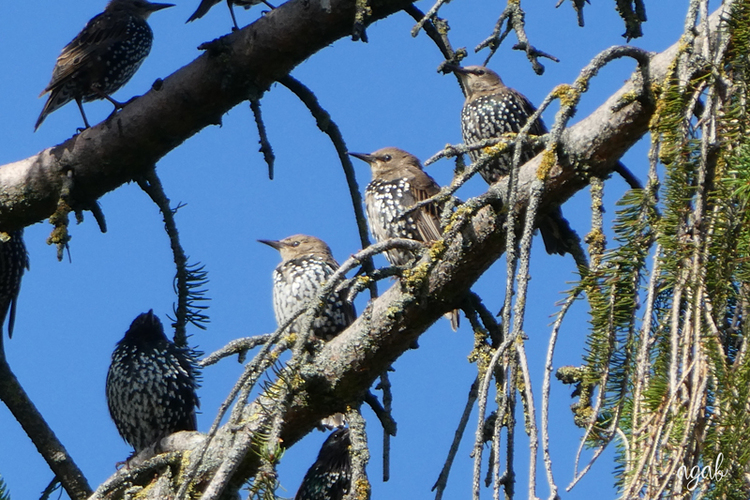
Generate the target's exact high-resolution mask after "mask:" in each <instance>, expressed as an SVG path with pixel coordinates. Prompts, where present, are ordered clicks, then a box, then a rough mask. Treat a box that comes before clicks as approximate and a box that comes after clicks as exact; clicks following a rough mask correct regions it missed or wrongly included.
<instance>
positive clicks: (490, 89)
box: [448, 65, 578, 255]
mask: <svg viewBox="0 0 750 500" xmlns="http://www.w3.org/2000/svg"><path fill="white" fill-rule="evenodd" d="M448 67H449V69H451V70H452V71H454V72H455V73H456V74H457V75H458V76H459V78H460V79H461V82H462V83H463V87H464V91H465V93H466V102H464V107H463V110H462V111H461V131H462V132H463V138H464V143H466V144H467V145H471V144H474V143H477V142H481V141H482V140H484V139H495V138H499V137H501V136H502V135H503V134H506V133H518V132H520V130H521V128H523V127H524V125H526V121H527V120H528V119H529V118H530V117H531V115H532V114H534V112H535V111H536V108H535V107H534V105H533V104H531V102H530V101H529V100H528V99H527V98H526V97H525V96H524V95H523V94H521V93H520V92H518V91H517V90H514V89H512V88H510V87H507V86H506V85H505V84H504V83H503V81H502V79H501V78H500V76H499V75H498V74H497V73H495V72H494V71H492V70H491V69H489V68H485V67H484V66H466V67H464V68H462V67H460V66H454V65H449V66H448ZM546 133H547V127H545V126H544V123H543V122H542V120H541V119H537V120H536V121H535V122H534V123H533V124H532V125H531V127H530V128H529V134H530V135H536V136H540V135H544V134H546ZM542 149H544V147H543V146H537V147H530V146H528V145H526V146H524V147H523V150H522V151H521V162H520V165H523V164H524V163H526V162H527V161H529V160H531V159H532V158H533V157H535V156H536V155H537V154H539V153H540V152H541V151H542ZM482 155H483V153H482V151H481V150H475V151H470V152H469V157H470V158H471V161H472V162H476V161H477V160H478V159H479V158H480V157H481V156H482ZM512 164H513V149H512V148H509V149H508V151H506V152H503V153H501V154H500V155H498V156H496V157H495V158H494V159H493V160H491V161H490V162H489V163H488V164H487V165H485V166H484V167H483V168H482V169H480V170H479V174H480V175H481V176H482V178H483V179H484V180H485V181H487V183H488V184H493V183H495V182H497V181H498V179H500V178H501V177H504V176H506V175H508V173H509V172H510V168H511V165H512ZM537 225H538V227H539V230H540V232H541V233H542V239H543V240H544V246H545V249H546V250H547V253H549V254H553V253H557V254H560V255H565V253H566V252H569V251H570V243H568V241H570V240H571V238H572V240H573V241H575V240H577V239H578V237H577V236H576V235H575V233H574V232H573V230H572V229H571V228H570V225H569V224H568V221H567V220H565V218H564V217H563V215H562V211H561V210H560V208H559V207H557V208H556V209H555V210H553V211H552V212H551V213H550V214H548V215H545V216H544V217H543V218H542V219H540V221H539V222H538V224H537Z"/></svg>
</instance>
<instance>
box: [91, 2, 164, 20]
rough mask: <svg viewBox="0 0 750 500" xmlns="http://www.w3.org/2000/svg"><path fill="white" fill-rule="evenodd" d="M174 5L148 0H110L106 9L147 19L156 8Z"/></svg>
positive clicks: (160, 8)
mask: <svg viewBox="0 0 750 500" xmlns="http://www.w3.org/2000/svg"><path fill="white" fill-rule="evenodd" d="M167 7H174V4H173V3H152V2H149V1H148V0H112V1H111V2H109V3H108V4H107V8H106V11H123V12H128V13H130V14H133V15H135V16H140V17H142V18H143V19H148V16H150V15H151V14H152V13H154V12H156V11H157V10H162V9H166V8H167Z"/></svg>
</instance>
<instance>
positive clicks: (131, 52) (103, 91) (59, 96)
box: [34, 0, 174, 130]
mask: <svg viewBox="0 0 750 500" xmlns="http://www.w3.org/2000/svg"><path fill="white" fill-rule="evenodd" d="M173 6H174V5H173V4H168V3H150V2H148V1H147V0H111V1H110V2H109V3H108V4H107V7H106V8H105V9H104V12H102V13H101V14H99V15H97V16H96V17H94V18H93V19H91V20H90V21H89V22H88V24H86V27H85V28H83V31H81V32H80V33H79V34H78V36H76V37H75V38H74V39H73V41H72V42H70V43H69V44H68V45H66V46H65V48H64V49H63V50H62V53H60V56H59V57H58V58H57V63H56V64H55V69H54V70H53V71H52V80H50V82H49V84H48V85H47V87H46V88H45V89H44V90H43V91H42V93H41V94H40V95H39V97H41V96H43V95H44V94H46V93H47V92H49V93H50V96H49V99H47V103H46V104H45V105H44V109H43V110H42V113H41V114H40V115H39V119H38V120H37V121H36V125H35V126H34V130H36V129H37V128H39V125H41V124H42V122H43V121H44V119H45V118H46V117H47V115H48V114H50V113H52V112H53V111H55V110H56V109H58V108H61V107H62V106H64V105H65V104H67V103H69V102H70V101H72V100H75V101H76V103H77V104H78V109H80V110H81V116H83V123H84V125H85V126H86V128H88V127H89V122H88V120H87V119H86V114H85V113H84V112H83V104H82V103H84V102H89V101H94V100H97V99H107V100H109V101H110V102H111V103H112V104H114V105H115V109H119V108H121V107H122V106H123V105H122V104H121V103H119V102H117V101H115V100H114V99H112V97H110V95H111V94H113V93H115V92H116V91H117V90H119V88H120V87H122V86H123V85H125V84H126V83H127V82H128V80H130V78H131V77H132V76H133V75H134V74H135V72H136V70H138V68H139V67H140V65H141V63H142V62H143V60H144V59H145V58H146V56H147V55H148V53H149V52H150V51H151V42H152V41H153V38H154V34H153V32H152V31H151V27H149V25H148V23H147V22H146V19H147V18H148V16H149V15H151V13H153V12H156V11H157V10H161V9H165V8H167V7H173Z"/></svg>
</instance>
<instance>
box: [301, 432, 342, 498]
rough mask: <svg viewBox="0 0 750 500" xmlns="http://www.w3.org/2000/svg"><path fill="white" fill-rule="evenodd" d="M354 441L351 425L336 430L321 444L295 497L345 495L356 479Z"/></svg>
mask: <svg viewBox="0 0 750 500" xmlns="http://www.w3.org/2000/svg"><path fill="white" fill-rule="evenodd" d="M350 445H351V439H350V438H349V429H338V430H336V431H334V432H332V433H331V435H330V436H328V439H326V440H325V442H324V443H323V446H322V447H321V448H320V453H318V458H317V460H315V463H314V464H313V465H312V467H310V469H308V471H307V473H306V474H305V478H304V479H303V480H302V484H301V485H300V487H299V490H298V491H297V494H296V495H295V496H294V500H341V499H342V498H344V496H346V494H347V493H348V492H349V489H350V488H351V482H352V464H351V457H350V456H349V446H350Z"/></svg>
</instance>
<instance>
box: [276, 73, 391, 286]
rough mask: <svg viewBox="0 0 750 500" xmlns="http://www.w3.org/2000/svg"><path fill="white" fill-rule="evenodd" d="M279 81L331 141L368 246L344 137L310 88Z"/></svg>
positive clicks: (369, 268) (368, 267) (365, 265)
mask: <svg viewBox="0 0 750 500" xmlns="http://www.w3.org/2000/svg"><path fill="white" fill-rule="evenodd" d="M279 83H280V84H282V85H283V86H285V87H286V88H288V89H289V90H291V91H292V92H293V93H294V95H296V96H297V97H299V99H300V100H301V101H302V102H303V103H304V104H305V106H307V109H308V110H310V113H311V114H312V115H313V117H314V118H315V122H316V123H317V125H318V128H319V129H320V130H321V131H322V132H323V133H325V134H327V135H328V137H330V138H331V142H333V147H334V148H336V153H337V154H338V155H339V161H341V166H342V167H343V169H344V175H345V176H346V183H347V185H348V186H349V194H350V195H351V198H352V206H353V207H354V215H355V217H356V220H357V229H358V230H359V240H360V242H361V244H362V248H367V247H368V246H370V237H369V236H368V234H367V221H366V219H365V213H364V211H363V209H362V196H361V195H360V194H359V186H358V185H357V177H356V176H355V174H354V167H353V166H352V162H351V159H350V158H349V155H348V154H347V151H348V149H347V147H346V143H345V142H344V137H343V136H342V135H341V131H340V130H339V128H338V126H337V125H336V123H334V121H333V120H332V119H331V115H330V114H328V112H327V111H326V110H325V109H323V108H322V107H321V106H320V103H318V99H317V98H316V97H315V94H313V93H312V91H311V90H310V89H308V88H307V87H305V86H304V85H303V84H302V83H301V82H300V81H299V80H297V79H295V78H293V77H292V76H291V75H287V76H285V77H283V78H280V79H279ZM362 267H363V269H364V270H365V273H368V274H369V273H371V272H372V271H373V270H374V269H375V265H374V264H373V263H372V260H371V259H368V260H365V261H363V263H362ZM370 295H371V297H372V298H375V297H377V296H378V289H377V286H376V285H375V283H372V284H371V285H370Z"/></svg>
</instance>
